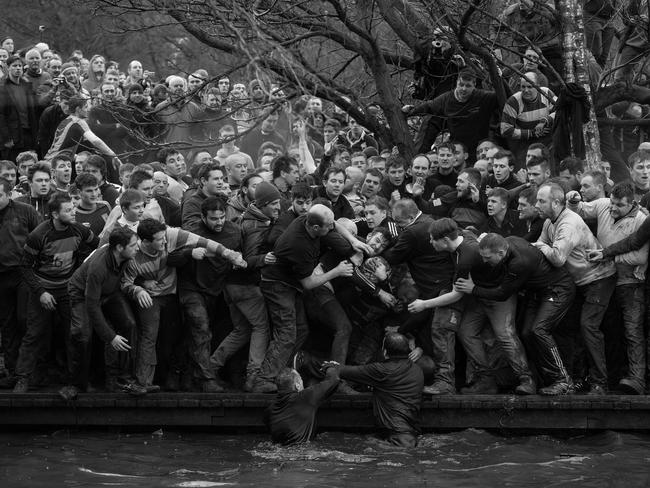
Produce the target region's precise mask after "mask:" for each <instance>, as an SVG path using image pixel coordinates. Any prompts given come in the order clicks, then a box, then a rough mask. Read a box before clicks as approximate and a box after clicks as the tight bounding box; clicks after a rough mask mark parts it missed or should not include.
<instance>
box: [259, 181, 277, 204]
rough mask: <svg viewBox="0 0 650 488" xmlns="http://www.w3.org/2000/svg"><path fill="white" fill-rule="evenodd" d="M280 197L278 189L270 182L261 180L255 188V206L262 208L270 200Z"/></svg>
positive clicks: (273, 200)
mask: <svg viewBox="0 0 650 488" xmlns="http://www.w3.org/2000/svg"><path fill="white" fill-rule="evenodd" d="M280 197H281V195H280V192H279V191H278V189H277V188H276V187H275V186H273V185H272V184H271V183H268V182H266V181H263V182H261V183H259V184H258V185H257V187H256V188H255V206H256V207H257V208H262V207H264V206H266V205H268V204H269V203H271V202H275V201H276V200H279V199H280Z"/></svg>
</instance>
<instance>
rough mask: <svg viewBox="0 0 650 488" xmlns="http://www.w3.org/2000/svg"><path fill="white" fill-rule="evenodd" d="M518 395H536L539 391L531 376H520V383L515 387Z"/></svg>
mask: <svg viewBox="0 0 650 488" xmlns="http://www.w3.org/2000/svg"><path fill="white" fill-rule="evenodd" d="M515 393H516V394H517V395H534V394H535V393H537V388H536V387H535V382H534V381H533V379H532V378H531V377H530V376H522V377H521V378H519V385H517V387H516V388H515Z"/></svg>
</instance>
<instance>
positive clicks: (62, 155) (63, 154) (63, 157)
mask: <svg viewBox="0 0 650 488" xmlns="http://www.w3.org/2000/svg"><path fill="white" fill-rule="evenodd" d="M59 161H67V162H69V163H72V155H71V154H70V153H69V152H68V151H60V152H58V153H56V155H55V156H54V157H53V158H52V162H51V165H52V168H53V169H54V168H56V163H58V162H59Z"/></svg>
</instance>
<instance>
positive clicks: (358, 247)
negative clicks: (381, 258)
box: [350, 239, 374, 256]
mask: <svg viewBox="0 0 650 488" xmlns="http://www.w3.org/2000/svg"><path fill="white" fill-rule="evenodd" d="M350 245H351V246H352V249H354V250H355V251H357V252H362V253H364V254H367V255H369V256H370V255H371V254H372V253H373V252H374V251H373V249H372V247H370V246H369V245H368V244H366V243H365V242H361V241H360V240H359V239H355V240H353V241H352V242H351V243H350Z"/></svg>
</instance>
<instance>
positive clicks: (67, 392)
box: [59, 385, 79, 402]
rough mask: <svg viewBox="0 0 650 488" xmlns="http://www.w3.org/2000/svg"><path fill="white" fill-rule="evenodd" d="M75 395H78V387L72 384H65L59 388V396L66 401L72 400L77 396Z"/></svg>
mask: <svg viewBox="0 0 650 488" xmlns="http://www.w3.org/2000/svg"><path fill="white" fill-rule="evenodd" d="M77 395H79V388H77V387H76V386H74V385H67V386H64V387H63V388H61V389H60V390H59V396H60V397H61V398H63V399H64V400H65V401H66V402H69V401H70V400H74V399H75V398H77Z"/></svg>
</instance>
